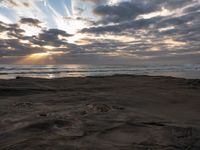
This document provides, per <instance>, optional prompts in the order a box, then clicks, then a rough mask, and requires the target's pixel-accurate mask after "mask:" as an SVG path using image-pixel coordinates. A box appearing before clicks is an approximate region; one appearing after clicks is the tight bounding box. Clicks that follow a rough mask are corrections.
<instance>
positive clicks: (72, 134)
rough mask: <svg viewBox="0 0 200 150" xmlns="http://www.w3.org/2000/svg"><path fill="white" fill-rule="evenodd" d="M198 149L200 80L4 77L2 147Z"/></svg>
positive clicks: (13, 149)
mask: <svg viewBox="0 0 200 150" xmlns="http://www.w3.org/2000/svg"><path fill="white" fill-rule="evenodd" d="M44 149H46V150H199V149H200V80H199V79H190V80H189V79H181V78H172V77H161V76H155V77H152V76H134V75H133V76H125V75H124V76H123V75H120V76H119V75H118V76H107V77H85V78H78V77H77V78H58V79H52V80H48V79H34V78H17V79H13V80H0V150H44Z"/></svg>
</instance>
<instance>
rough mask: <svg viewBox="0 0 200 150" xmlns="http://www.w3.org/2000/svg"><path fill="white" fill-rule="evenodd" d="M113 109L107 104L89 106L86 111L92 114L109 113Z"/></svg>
mask: <svg viewBox="0 0 200 150" xmlns="http://www.w3.org/2000/svg"><path fill="white" fill-rule="evenodd" d="M110 110H111V108H110V107H109V106H108V105H106V104H87V105H86V111H92V112H108V111H110Z"/></svg>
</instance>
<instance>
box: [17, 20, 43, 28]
mask: <svg viewBox="0 0 200 150" xmlns="http://www.w3.org/2000/svg"><path fill="white" fill-rule="evenodd" d="M19 22H20V23H21V24H28V25H31V26H36V27H40V24H41V22H40V21H39V20H38V19H33V18H21V20H20V21H19Z"/></svg>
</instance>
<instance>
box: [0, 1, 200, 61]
mask: <svg viewBox="0 0 200 150" xmlns="http://www.w3.org/2000/svg"><path fill="white" fill-rule="evenodd" d="M0 8H1V9H0V19H1V22H0V63H21V64H31V63H33V64H35V63H37V64H38V63H45V64H51V63H91V64H93V63H134V64H135V63H142V62H158V63H171V62H173V63H199V55H200V42H199V39H200V29H199V26H200V1H199V0H167V1H166V0H143V1H141V0H112V1H109V0H77V1H73V2H72V1H68V0H60V1H59V2H55V1H53V0H26V1H25V0H6V1H5V0H1V1H0ZM24 12H26V13H24Z"/></svg>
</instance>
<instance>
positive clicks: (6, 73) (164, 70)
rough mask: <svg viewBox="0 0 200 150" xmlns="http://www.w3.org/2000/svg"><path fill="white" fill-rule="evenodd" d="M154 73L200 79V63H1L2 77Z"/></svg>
mask: <svg viewBox="0 0 200 150" xmlns="http://www.w3.org/2000/svg"><path fill="white" fill-rule="evenodd" d="M116 74H118V75H120V74H123V75H126V74H127V75H154V76H173V77H181V78H191V79H200V64H195V65H194V64H186V65H141V66H134V65H78V64H70V65H69V64H68V65H0V79H14V78H16V77H19V76H20V77H34V78H48V79H52V78H61V77H86V76H110V75H116Z"/></svg>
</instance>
